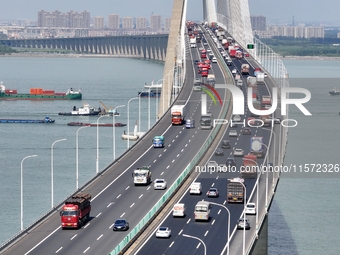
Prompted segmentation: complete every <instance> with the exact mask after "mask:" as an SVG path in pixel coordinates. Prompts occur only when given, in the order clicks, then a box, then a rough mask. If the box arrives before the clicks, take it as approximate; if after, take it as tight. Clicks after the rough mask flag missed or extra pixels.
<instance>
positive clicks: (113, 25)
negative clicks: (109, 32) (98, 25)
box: [107, 14, 119, 29]
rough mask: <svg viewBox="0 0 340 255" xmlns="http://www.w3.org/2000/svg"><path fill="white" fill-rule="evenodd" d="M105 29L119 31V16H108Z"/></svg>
mask: <svg viewBox="0 0 340 255" xmlns="http://www.w3.org/2000/svg"><path fill="white" fill-rule="evenodd" d="M107 27H108V28H109V29H119V15H117V14H110V15H109V18H108V23H107Z"/></svg>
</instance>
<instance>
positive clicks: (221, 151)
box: [215, 148, 224, 156]
mask: <svg viewBox="0 0 340 255" xmlns="http://www.w3.org/2000/svg"><path fill="white" fill-rule="evenodd" d="M215 156H224V151H223V149H221V148H218V149H216V151H215Z"/></svg>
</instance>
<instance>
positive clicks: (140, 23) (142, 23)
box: [136, 17, 148, 29]
mask: <svg viewBox="0 0 340 255" xmlns="http://www.w3.org/2000/svg"><path fill="white" fill-rule="evenodd" d="M147 27H148V21H147V19H146V18H144V17H138V18H136V29H146V28H147Z"/></svg>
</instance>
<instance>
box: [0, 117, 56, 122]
mask: <svg viewBox="0 0 340 255" xmlns="http://www.w3.org/2000/svg"><path fill="white" fill-rule="evenodd" d="M54 122H55V120H52V119H50V117H45V119H43V120H25V119H0V123H54Z"/></svg>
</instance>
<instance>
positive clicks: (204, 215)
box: [194, 201, 211, 221]
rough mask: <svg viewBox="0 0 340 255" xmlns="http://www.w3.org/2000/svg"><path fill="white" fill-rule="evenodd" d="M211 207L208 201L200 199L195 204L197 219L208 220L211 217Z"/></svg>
mask: <svg viewBox="0 0 340 255" xmlns="http://www.w3.org/2000/svg"><path fill="white" fill-rule="evenodd" d="M210 208H211V205H210V203H209V202H208V201H199V202H198V203H197V204H196V206H195V212H194V215H195V221H197V220H206V221H208V220H209V218H210Z"/></svg>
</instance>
